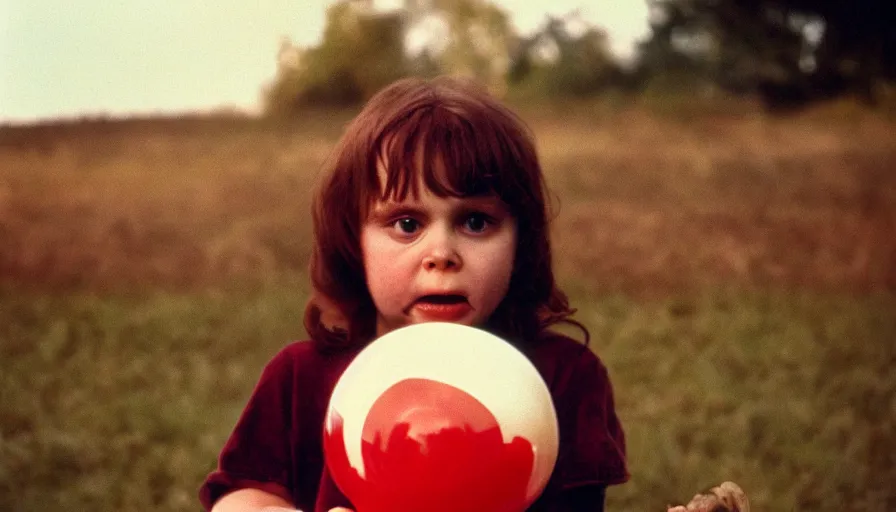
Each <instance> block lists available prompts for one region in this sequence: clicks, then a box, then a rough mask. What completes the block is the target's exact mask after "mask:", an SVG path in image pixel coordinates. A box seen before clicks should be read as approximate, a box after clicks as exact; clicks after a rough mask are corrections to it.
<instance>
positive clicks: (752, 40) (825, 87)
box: [643, 0, 896, 107]
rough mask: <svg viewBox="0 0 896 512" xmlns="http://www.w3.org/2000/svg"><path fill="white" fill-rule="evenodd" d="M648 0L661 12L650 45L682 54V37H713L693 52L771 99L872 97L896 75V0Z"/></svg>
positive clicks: (724, 78) (725, 76) (717, 76)
mask: <svg viewBox="0 0 896 512" xmlns="http://www.w3.org/2000/svg"><path fill="white" fill-rule="evenodd" d="M647 1H648V3H649V4H650V8H651V11H652V13H653V16H654V19H655V23H654V37H653V40H652V41H655V43H654V44H653V46H652V47H650V46H649V45H648V48H653V49H654V50H655V49H656V48H659V47H662V48H665V49H667V50H669V49H672V50H673V51H674V52H675V53H678V54H682V53H687V52H686V51H685V50H684V49H683V48H682V45H683V44H684V45H685V46H686V45H687V43H688V42H693V41H699V40H706V41H708V42H709V44H706V45H704V46H703V52H702V53H700V52H697V54H696V55H691V56H690V57H691V58H694V59H696V60H697V61H700V62H702V63H703V64H704V65H705V66H706V68H705V69H707V70H708V71H709V74H710V76H711V79H712V80H714V81H715V82H716V83H718V84H720V85H722V86H723V87H726V88H728V89H731V90H737V91H744V90H751V91H755V92H757V93H759V94H760V96H762V97H763V98H764V99H765V100H766V102H767V103H768V104H769V106H773V107H774V106H781V105H787V104H800V103H806V102H809V101H813V100H816V99H820V98H829V97H833V96H836V95H840V94H846V93H855V94H857V95H858V96H860V97H861V98H863V99H865V100H866V101H868V102H873V101H874V99H875V86H876V84H877V83H878V82H880V81H881V80H894V79H896V56H894V51H896V31H894V30H893V29H892V27H893V25H894V23H896V6H894V4H893V3H892V2H889V1H888V0H851V1H847V0H647ZM676 35H677V37H678V47H677V48H672V47H670V46H669V45H668V40H669V39H670V37H671V38H674V37H675V36H676ZM663 45H665V46H663ZM643 57H648V58H647V59H645V60H644V63H645V65H647V64H650V65H657V62H655V61H651V60H650V59H649V57H650V56H649V55H645V56H643ZM654 57H655V56H654Z"/></svg>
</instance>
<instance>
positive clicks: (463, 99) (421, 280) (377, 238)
mask: <svg viewBox="0 0 896 512" xmlns="http://www.w3.org/2000/svg"><path fill="white" fill-rule="evenodd" d="M545 203H546V201H545V190H544V183H543V177H542V171H541V167H540V165H539V162H538V159H537V156H536V151H535V146H534V143H533V140H532V137H531V135H530V133H529V132H528V130H527V129H526V127H525V125H524V123H523V122H522V121H521V120H520V119H519V118H518V117H517V116H516V115H514V114H513V113H512V112H511V111H509V110H508V109H507V108H505V107H504V106H502V105H501V104H500V103H498V102H497V101H495V100H494V99H493V98H492V97H490V96H489V95H488V94H487V93H486V92H484V91H483V90H481V89H480V88H477V87H476V86H474V85H472V84H470V83H467V82H464V81H461V80H457V79H451V78H445V77H443V78H439V79H435V80H432V81H424V80H420V79H404V80H400V81H398V82H396V83H394V84H392V85H391V86H389V87H387V88H385V89H384V90H382V91H381V92H380V93H378V94H377V95H376V96H374V97H373V98H372V99H371V100H370V101H369V103H368V104H367V105H366V106H365V108H364V109H363V110H362V112H361V113H360V114H359V115H358V117H357V118H356V119H355V120H354V121H353V122H352V123H351V124H350V125H349V126H348V127H347V129H346V132H345V134H344V136H343V137H342V140H341V141H340V143H339V144H338V146H337V148H336V152H335V158H334V160H333V162H332V165H331V168H330V172H329V174H328V175H327V177H326V179H325V180H324V182H323V184H322V187H321V188H320V190H319V191H318V195H317V199H316V203H315V205H314V208H313V223H314V236H315V238H314V250H313V254H312V258H311V264H310V273H311V281H312V284H313V287H314V291H315V296H314V297H313V298H312V300H311V301H310V302H309V305H308V306H307V308H306V311H305V327H306V329H307V331H308V333H309V335H310V340H309V341H308V342H301V343H293V344H291V345H289V346H287V347H286V348H284V349H283V350H282V351H281V352H280V353H279V354H277V355H276V356H275V357H274V359H273V360H272V361H271V362H270V363H269V364H268V365H267V366H266V367H265V369H264V371H263V373H262V375H261V379H260V381H259V382H258V384H257V386H256V388H255V390H254V393H253V394H252V396H251V398H250V399H249V402H248V404H247V406H246V408H245V410H244V411H243V413H242V415H241V417H240V419H239V421H238V423H237V425H236V427H235V429H234V431H233V433H232V434H231V436H230V438H229V439H228V441H227V443H226V445H225V446H224V448H223V450H222V452H221V454H220V457H219V462H218V467H217V469H216V470H215V471H214V472H212V473H211V474H210V475H209V476H208V478H207V479H206V481H205V483H204V484H203V486H202V488H201V490H200V498H201V501H202V504H203V506H204V507H206V509H209V510H214V512H228V511H241V512H248V511H255V510H263V509H265V508H267V510H269V511H270V510H284V509H285V510H302V511H304V512H311V511H315V512H324V511H332V510H343V509H342V508H340V507H345V508H347V509H352V504H351V503H350V502H349V501H348V500H347V499H346V498H345V496H343V495H342V493H341V492H340V491H339V489H338V488H337V487H336V486H335V484H334V483H333V480H332V479H331V477H330V474H329V472H328V470H327V468H326V464H325V462H324V455H323V451H322V449H321V441H322V433H323V417H324V412H325V409H326V407H327V404H328V401H329V397H330V393H331V391H332V389H333V386H334V385H335V383H336V381H337V379H338V378H339V376H340V375H341V373H342V371H343V370H344V369H345V368H346V366H347V365H348V364H349V363H350V362H351V360H352V358H353V357H354V356H355V355H356V354H357V353H358V351H359V350H360V349H361V348H363V347H364V346H365V345H366V344H367V343H368V342H370V341H371V340H373V339H375V338H377V337H378V336H381V335H383V334H385V333H387V332H389V331H391V330H393V329H396V328H398V327H402V326H405V325H409V324H414V323H419V322H427V321H450V322H457V323H462V324H466V325H473V326H478V327H481V328H483V329H486V330H488V331H490V332H492V333H495V334H497V335H499V336H501V337H502V338H504V339H505V340H508V341H509V342H511V343H513V344H514V345H515V346H516V347H518V348H519V349H520V350H521V351H522V352H523V353H524V354H526V355H527V356H528V357H529V359H530V360H531V361H532V363H533V364H534V365H535V366H536V368H537V369H538V371H539V372H540V374H541V375H542V377H543V378H544V380H545V382H546V383H547V384H548V386H549V388H550V391H551V395H552V397H553V400H554V405H555V407H556V410H557V417H558V422H559V427H560V450H559V455H558V459H557V463H556V466H555V469H554V472H553V474H552V476H551V478H550V480H549V482H548V485H547V486H546V488H545V490H544V491H543V493H542V495H541V496H540V498H539V499H538V500H537V501H536V502H535V503H534V504H533V506H532V507H531V509H530V510H540V511H575V510H589V511H594V510H602V509H603V504H604V493H605V490H606V488H607V486H609V485H613V484H619V483H623V482H625V481H626V480H627V479H628V478H629V474H628V471H627V468H626V460H625V443H624V436H623V432H622V428H621V426H620V423H619V420H618V418H617V416H616V412H615V410H614V405H613V393H612V390H611V386H610V381H609V378H608V375H607V371H606V369H605V368H604V366H603V365H602V364H601V362H600V361H599V360H598V358H597V357H596V356H595V355H594V354H593V353H592V352H591V351H590V350H589V349H588V348H587V346H586V345H583V344H581V343H579V342H577V341H575V340H573V339H571V338H569V337H566V336H564V335H561V334H558V333H556V332H553V331H552V330H551V327H553V326H555V325H557V324H559V323H562V322H565V323H569V324H573V325H575V326H577V327H579V328H580V329H581V330H582V331H583V333H584V337H585V343H586V344H587V341H588V339H587V338H588V331H587V330H586V329H585V328H584V327H583V326H582V325H581V324H579V323H577V322H576V321H574V320H572V319H571V315H572V314H573V312H574V310H573V309H571V308H570V307H569V303H568V301H567V298H566V296H565V295H564V294H563V293H562V292H561V291H560V290H559V289H558V288H557V286H556V283H555V282H554V275H553V271H552V268H551V250H550V244H549V236H548V235H549V233H548V219H547V213H546V205H545ZM397 512H408V511H397ZM413 512H417V511H413ZM420 512H425V511H420ZM459 512H460V511H459Z"/></svg>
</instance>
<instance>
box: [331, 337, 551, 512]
mask: <svg viewBox="0 0 896 512" xmlns="http://www.w3.org/2000/svg"><path fill="white" fill-rule="evenodd" d="M557 443H558V433H557V416H556V412H555V410H554V405H553V402H552V400H551V395H550V392H549V390H548V388H547V386H546V385H545V383H544V381H543V380H542V378H541V376H540V375H539V373H538V371H537V370H536V369H535V367H534V366H533V365H532V363H531V362H530V361H529V360H528V359H527V358H526V357H525V356H524V355H523V354H522V353H521V352H519V351H518V350H517V349H516V348H514V347H513V346H512V345H510V344H509V343H507V342H506V341H504V340H502V339H501V338H498V337H497V336H494V335H492V334H489V333H487V332H485V331H482V330H480V329H476V328H473V327H467V326H463V325H458V324H451V323H441V322H432V323H423V324H416V325H412V326H408V327H404V328H401V329H397V330H395V331H392V332H390V333H388V334H386V335H384V336H382V337H380V338H379V339H377V340H375V341H374V342H373V343H371V344H370V345H368V346H367V347H366V348H364V350H362V351H361V352H360V353H359V354H358V355H357V357H356V358H355V360H354V361H352V363H351V364H350V365H349V366H348V368H346V370H345V372H344V373H343V374H342V376H341V377H340V379H339V381H338V382H337V383H336V387H335V388H334V389H333V394H332V396H331V398H330V404H329V407H328V409H327V414H326V420H325V425H324V451H325V454H326V460H327V466H328V468H329V470H330V473H331V474H332V476H333V479H334V481H335V482H336V484H337V485H338V486H339V488H340V489H341V490H342V491H343V493H345V495H346V496H347V497H348V498H349V499H350V500H351V501H352V503H354V505H355V507H357V510H358V512H403V511H423V510H426V511H431V512H458V511H464V512H520V511H523V510H525V509H526V508H527V507H528V506H529V505H531V504H532V502H534V501H535V499H536V498H537V497H538V496H539V494H541V491H542V490H543V489H544V486H545V485H546V484H547V481H548V478H550V475H551V472H552V471H553V469H554V464H555V463H556V459H557Z"/></svg>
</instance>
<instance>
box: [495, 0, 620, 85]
mask: <svg viewBox="0 0 896 512" xmlns="http://www.w3.org/2000/svg"><path fill="white" fill-rule="evenodd" d="M572 24H577V25H579V26H580V27H584V29H583V30H581V31H578V32H579V33H578V34H575V33H574V32H575V31H573V30H572V29H571V25H572ZM620 74H621V70H620V69H619V67H618V65H617V64H616V62H615V61H614V59H613V56H612V54H611V53H610V48H609V41H608V39H607V34H606V33H605V32H604V31H603V30H601V29H599V28H597V27H595V26H592V25H590V24H588V23H586V22H585V21H584V20H583V19H582V18H581V16H580V15H579V14H578V13H577V12H572V13H570V14H568V15H567V16H564V17H562V18H560V17H553V16H548V17H547V18H546V21H545V23H544V25H542V27H541V28H540V29H539V30H537V31H536V32H535V33H534V34H532V35H531V36H529V37H525V38H520V39H519V43H518V44H517V47H516V49H515V51H514V53H513V57H512V58H511V65H510V68H509V70H508V74H507V79H508V82H509V83H510V84H511V85H515V86H517V87H521V88H528V89H534V90H536V91H537V92H538V93H541V94H544V95H547V96H553V97H564V96H566V97H582V96H588V95H593V94H595V93H597V92H599V91H601V90H603V89H605V88H607V87H608V86H610V85H615V84H617V83H618V82H619V76H620Z"/></svg>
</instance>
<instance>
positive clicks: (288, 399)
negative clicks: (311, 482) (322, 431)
mask: <svg viewBox="0 0 896 512" xmlns="http://www.w3.org/2000/svg"><path fill="white" fill-rule="evenodd" d="M293 373H294V370H293V365H292V362H291V360H290V358H289V357H288V355H287V353H286V352H285V351H284V352H281V353H280V354H278V355H277V356H275V357H274V359H272V360H271V361H270V362H269V363H268V364H267V366H265V368H264V370H263V371H262V374H261V377H260V379H259V381H258V383H257V384H256V386H255V389H254V391H253V392H252V395H251V396H250V398H249V401H248V403H247V405H246V407H245V409H244V410H243V412H242V414H241V415H240V418H239V420H238V421H237V424H236V426H235V427H234V430H233V432H232V433H231V435H230V437H229V438H228V440H227V442H226V443H225V445H224V448H223V449H222V450H221V454H220V456H219V457H218V467H217V468H216V469H215V471H213V472H212V473H210V474H209V475H208V477H207V478H206V480H205V482H204V483H203V485H202V487H201V488H200V491H199V499H200V502H201V504H202V506H203V507H204V508H205V509H206V510H210V509H211V507H212V506H213V505H214V503H215V502H216V501H217V500H218V499H219V498H221V497H222V496H223V495H225V494H227V493H229V492H231V491H234V490H237V489H243V488H255V489H259V490H263V491H266V492H269V493H271V494H275V495H277V496H280V497H281V498H283V499H285V500H287V501H289V502H290V503H292V502H294V499H293V496H291V492H290V491H289V482H290V481H291V477H290V474H289V473H290V468H291V463H290V454H291V450H290V444H289V432H290V429H291V423H292V421H291V410H292V400H293V392H292V389H293V380H294V379H293Z"/></svg>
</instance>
